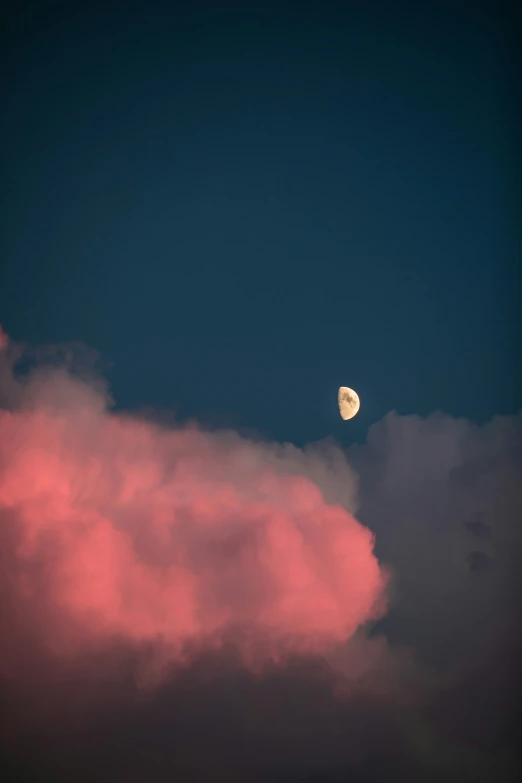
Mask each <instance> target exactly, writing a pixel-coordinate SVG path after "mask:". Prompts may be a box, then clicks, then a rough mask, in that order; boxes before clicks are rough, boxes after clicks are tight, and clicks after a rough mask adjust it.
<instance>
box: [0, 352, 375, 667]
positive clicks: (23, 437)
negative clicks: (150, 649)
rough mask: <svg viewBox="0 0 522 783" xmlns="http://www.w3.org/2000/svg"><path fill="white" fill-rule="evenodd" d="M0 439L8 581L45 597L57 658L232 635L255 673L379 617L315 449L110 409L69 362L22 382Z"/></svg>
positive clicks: (348, 520)
mask: <svg viewBox="0 0 522 783" xmlns="http://www.w3.org/2000/svg"><path fill="white" fill-rule="evenodd" d="M0 434H1V439H0V444H1V445H0V464H1V465H2V469H1V471H0V507H1V509H2V512H1V513H2V516H3V521H4V527H5V528H6V530H7V531H8V533H7V537H6V542H7V541H8V542H9V547H10V548H9V555H10V560H9V563H8V569H9V578H10V584H11V587H12V589H13V590H14V591H15V593H16V594H17V596H18V597H19V599H20V601H21V603H23V602H25V603H26V604H27V605H28V607H29V608H30V605H31V601H32V600H33V599H34V597H35V596H36V595H38V596H40V597H42V596H45V599H46V602H47V603H46V605H47V615H48V619H47V622H46V623H44V624H42V623H41V624H40V626H41V627H40V631H39V632H40V633H41V634H44V635H45V644H46V646H47V647H48V648H49V649H53V650H54V651H55V652H56V653H57V654H62V653H64V654H65V653H66V652H67V653H68V652H70V651H71V650H73V649H75V647H76V646H77V645H82V644H85V643H86V642H87V641H89V642H90V641H91V640H93V639H94V640H95V641H97V642H99V641H100V640H102V639H103V638H105V639H111V638H114V637H122V638H123V639H126V640H128V641H131V642H136V643H142V642H143V643H147V642H151V641H157V642H158V643H160V644H161V645H162V646H163V648H164V649H165V650H167V649H168V650H169V654H170V655H171V656H172V657H173V658H175V659H179V658H182V657H183V656H184V654H185V652H186V650H187V645H188V644H189V643H190V644H193V643H195V642H199V643H205V644H208V645H212V646H218V647H219V646H220V645H221V644H222V642H223V638H224V635H225V634H226V633H229V632H231V631H234V632H235V638H236V644H237V645H239V647H240V649H241V653H242V656H243V659H244V661H245V663H246V664H247V665H250V666H257V665H258V664H262V663H263V661H264V660H265V659H266V660H278V659H280V658H281V657H284V656H285V654H287V653H288V652H290V653H294V652H306V653H311V652H319V651H323V650H326V649H330V648H331V647H332V646H334V645H335V644H338V643H340V642H343V641H344V640H346V639H347V638H349V637H350V636H352V635H353V634H354V632H355V631H356V630H357V628H358V627H359V626H361V625H362V624H363V623H365V622H367V621H368V620H370V619H374V618H375V617H377V616H379V614H382V611H383V609H384V586H385V576H384V573H383V572H382V571H381V568H380V566H379V563H378V561H377V559H376V558H375V556H374V554H373V544H374V540H373V535H372V533H371V532H370V531H369V530H368V529H367V528H365V527H363V526H362V525H361V524H360V523H359V522H358V521H357V520H356V519H355V518H354V517H353V516H352V515H351V514H350V513H349V512H348V511H347V510H346V509H345V508H344V507H343V506H341V505H340V504H338V503H337V504H332V503H328V502H327V501H326V500H325V498H324V496H323V495H322V493H321V491H320V489H319V487H318V486H317V484H316V483H314V482H313V481H312V480H311V478H310V476H317V475H320V474H321V472H322V474H324V475H325V476H326V474H327V472H328V466H327V464H325V463H323V462H322V461H321V457H320V452H315V451H312V452H310V453H304V452H298V451H297V450H296V449H292V448H291V447H286V448H284V447H283V448H276V447H271V446H266V445H258V444H255V443H252V442H249V441H247V440H244V439H242V438H239V437H238V436H235V435H233V434H226V433H225V434H220V435H212V434H210V433H205V432H202V431H200V430H198V429H197V428H195V427H189V428H177V429H166V428H162V427H160V426H157V425H154V424H152V423H151V422H149V421H145V420H139V419H135V418H133V417H131V416H125V415H115V414H113V413H110V412H109V411H108V410H107V406H106V398H105V395H103V394H102V393H100V390H99V389H98V388H95V387H93V386H92V385H87V384H86V383H85V382H84V381H83V380H82V379H80V378H78V377H74V376H73V375H71V373H70V371H66V370H64V369H63V368H62V367H60V368H56V367H53V368H51V369H49V367H46V368H45V370H42V369H38V371H37V372H35V373H33V374H32V375H29V376H28V377H26V379H25V382H24V383H22V384H21V389H20V393H19V400H18V404H17V406H16V407H15V408H14V409H13V410H11V411H6V410H4V411H1V412H0ZM339 459H340V458H339V454H333V455H332V461H333V462H334V463H335V461H336V460H337V462H338V463H339ZM345 470H346V467H345ZM334 471H335V467H334ZM9 555H8V557H9ZM51 617H57V618H59V619H60V622H59V624H56V623H54V622H52V621H51V619H50V618H51Z"/></svg>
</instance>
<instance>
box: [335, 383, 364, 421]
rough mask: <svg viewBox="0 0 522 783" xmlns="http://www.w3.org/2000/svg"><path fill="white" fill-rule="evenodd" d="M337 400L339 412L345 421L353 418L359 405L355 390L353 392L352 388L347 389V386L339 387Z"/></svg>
mask: <svg viewBox="0 0 522 783" xmlns="http://www.w3.org/2000/svg"><path fill="white" fill-rule="evenodd" d="M337 402H338V403H339V413H340V414H341V417H342V418H343V419H344V420H345V421H348V419H353V417H354V416H355V414H356V413H357V411H358V410H359V408H360V407H361V401H360V399H359V395H358V394H357V392H354V390H353V389H349V388H348V386H341V387H340V388H339V392H338V394H337Z"/></svg>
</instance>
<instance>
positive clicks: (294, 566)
mask: <svg viewBox="0 0 522 783" xmlns="http://www.w3.org/2000/svg"><path fill="white" fill-rule="evenodd" d="M95 364H96V356H95V355H94V354H92V353H90V352H85V351H84V350H82V351H78V348H77V347H76V348H74V349H71V348H63V347H52V348H50V349H45V350H44V351H41V350H38V351H34V350H30V349H28V348H27V347H25V346H20V345H16V344H13V343H10V342H9V341H8V339H7V337H6V336H5V334H4V333H3V332H1V333H0V523H1V527H0V544H1V547H0V553H1V563H0V565H1V570H0V609H1V612H0V635H1V637H2V639H3V640H5V641H4V642H3V644H2V649H1V653H0V686H1V692H2V697H3V701H4V703H5V704H6V705H7V710H8V713H9V715H8V717H9V719H8V721H7V725H8V734H7V736H8V742H9V753H8V755H7V758H6V763H8V764H10V765H11V769H12V774H13V776H16V775H18V776H22V777H23V776H25V778H24V779H27V780H32V779H41V777H42V776H44V777H45V776H47V777H50V778H52V779H53V780H61V779H64V780H70V779H73V778H74V779H75V780H78V781H83V780H85V781H91V780H94V779H96V780H101V781H105V780H107V781H108V780H110V781H111V782H112V781H116V783H118V782H119V781H121V783H123V782H124V781H126V782H127V783H128V781H131V783H132V781H135V782H136V783H155V782H156V781H157V782H158V783H163V782H164V781H165V782H166V781H169V780H171V779H172V776H173V775H175V776H177V777H176V779H179V780H193V779H198V780H200V781H202V782H203V781H213V780H216V781H218V780H223V777H225V778H226V779H227V780H230V781H233V780H238V781H239V780H241V781H244V780H251V781H257V780H259V781H261V780H266V779H270V780H281V781H283V780H284V781H287V780H288V781H304V780H323V781H334V780H344V779H346V778H347V777H348V779H355V780H374V779H379V778H380V777H381V776H382V775H383V774H384V773H386V774H387V775H389V774H392V775H400V776H402V778H403V779H406V780H407V779H411V780H417V779H422V780H432V781H438V780H440V779H442V778H444V779H445V780H447V779H450V780H452V779H459V780H463V779H464V780H480V779H495V780H497V781H509V780H512V779H513V780H514V779H515V768H516V763H515V761H516V760H515V756H514V750H513V748H514V746H515V741H514V738H513V735H512V730H513V726H514V725H515V715H516V708H517V701H518V690H517V675H516V671H515V663H516V659H517V651H518V652H520V650H521V645H520V625H519V620H518V617H519V612H520V608H521V607H520V591H519V590H518V587H519V585H518V574H519V573H520V566H521V562H520V520H521V511H522V492H521V489H520V482H519V478H520V475H521V467H522V416H521V415H518V416H515V417H496V418H494V419H493V420H492V421H491V422H490V423H488V424H487V425H485V426H483V427H479V426H476V425H474V424H472V423H470V422H468V421H465V420H455V419H453V418H451V417H449V416H445V415H443V414H434V415H432V416H430V417H428V418H427V419H421V418H419V417H417V416H399V415H397V414H396V413H391V414H389V415H388V416H387V417H385V419H383V421H381V422H379V423H377V424H376V425H374V427H372V428H371V429H370V431H369V435H368V441H367V443H366V444H364V445H363V446H353V447H351V448H350V449H349V450H348V451H347V452H343V450H342V449H340V448H339V447H338V446H337V445H336V444H334V443H333V442H331V441H329V440H326V441H324V442H322V443H319V444H312V445H310V446H308V447H306V448H305V449H303V450H301V449H298V448H296V447H294V446H292V445H291V444H276V443H267V442H263V441H261V440H258V441H256V442H254V441H251V440H249V439H247V438H244V437H241V436H239V435H238V434H237V433H234V432H232V431H222V432H212V433H208V432H204V431H202V430H201V429H200V428H199V427H198V426H196V425H189V426H164V425H160V424H158V423H154V422H153V421H151V420H148V419H145V418H143V417H141V418H140V417H136V416H131V415H128V414H127V415H125V414H121V413H120V414H116V413H115V412H114V411H113V410H112V408H111V405H112V401H111V398H110V394H109V393H108V390H107V388H106V386H105V385H104V384H103V382H102V381H100V378H99V376H98V375H97V374H96V372H95ZM14 369H16V372H15V371H14ZM354 514H356V515H357V518H356V517H355V516H354ZM150 685H153V686H154V687H153V688H152V689H151V688H150V687H149V686H150ZM29 738H31V739H29ZM28 743H29V746H28ZM28 747H30V753H29V754H28V753H27V748H28ZM31 759H34V762H32V761H31ZM33 763H34V767H33V766H32V764H33ZM310 775H311V777H310ZM313 775H316V777H313ZM481 776H482V777H481Z"/></svg>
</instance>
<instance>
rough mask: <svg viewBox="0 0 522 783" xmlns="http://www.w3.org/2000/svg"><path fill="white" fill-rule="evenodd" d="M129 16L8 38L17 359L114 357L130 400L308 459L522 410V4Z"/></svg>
mask: <svg viewBox="0 0 522 783" xmlns="http://www.w3.org/2000/svg"><path fill="white" fill-rule="evenodd" d="M106 5H107V4H98V5H97V4H95V3H89V4H87V3H86V4H85V6H86V7H85V8H84V9H83V10H81V11H78V10H76V8H75V4H74V3H73V4H66V6H67V10H63V9H60V8H59V7H58V6H57V5H56V4H52V5H51V4H46V3H38V4H34V6H31V4H22V3H20V4H18V6H17V9H16V10H13V11H12V14H11V16H10V18H9V19H8V20H7V22H6V25H5V27H4V31H3V33H2V36H3V39H4V40H3V43H4V45H3V50H4V56H3V58H4V65H5V66H6V69H5V73H6V74H7V76H6V77H5V81H4V91H3V97H4V100H3V117H4V119H3V126H2V130H1V134H2V144H1V150H2V152H1V155H2V167H3V172H4V188H3V224H4V230H3V232H2V239H3V244H2V258H3V260H2V268H1V273H0V274H1V277H0V322H2V323H3V325H4V327H5V329H6V330H7V331H8V332H9V333H10V334H11V335H12V337H13V338H14V339H17V340H24V341H28V342H31V343H35V342H37V343H39V342H62V341H67V340H79V341H82V342H85V343H87V344H89V345H92V346H93V347H95V348H97V349H98V350H99V351H100V352H101V354H102V355H103V357H104V358H105V359H106V360H108V361H109V362H110V363H111V365H112V366H111V369H110V371H109V379H110V381H111V384H112V386H113V391H114V394H115V397H116V400H117V404H118V406H120V407H125V408H127V407H132V408H134V407H142V406H152V407H160V408H169V409H174V410H176V411H177V412H178V414H179V415H180V416H181V417H182V418H185V417H189V416H195V417H197V418H200V419H201V420H203V421H204V422H206V423H209V424H212V425H222V424H225V425H233V426H238V427H248V428H255V429H257V430H260V431H261V432H262V433H264V434H265V435H267V436H270V437H274V438H277V439H282V440H293V441H295V442H297V443H302V442H304V441H308V440H313V439H318V438H321V437H324V436H326V435H329V434H332V433H333V434H334V435H335V437H337V438H340V439H341V440H343V441H344V442H349V441H350V440H352V439H361V438H363V437H364V434H365V432H366V430H367V427H368V426H369V425H370V424H371V423H373V422H374V421H376V420H378V419H380V418H381V417H382V416H383V415H384V414H385V413H386V412H387V411H389V410H391V409H393V408H395V409H397V410H398V411H399V412H400V413H419V414H423V415H425V414H427V413H429V412H431V411H433V410H436V409H441V410H443V411H445V412H447V413H450V414H452V415H455V416H467V417H470V418H472V419H474V420H477V421H483V420H485V419H488V418H490V417H491V416H492V415H493V414H495V413H501V414H507V413H512V412H514V411H515V410H516V409H517V408H518V407H520V402H521V397H520V386H521V377H520V370H519V369H518V366H517V364H519V362H517V359H518V356H519V352H520V348H521V344H520V339H519V337H518V333H517V331H518V330H517V320H518V319H517V316H518V314H519V310H520V286H519V276H518V273H517V271H516V267H517V263H518V262H519V253H520V231H519V227H518V219H517V217H518V208H519V206H520V191H519V174H520V167H519V158H520V155H519V149H518V148H517V133H518V131H519V130H520V128H519V125H518V120H517V118H516V112H515V106H516V100H517V86H516V78H517V77H516V69H515V39H514V37H512V36H511V27H512V22H513V20H512V19H511V17H510V16H509V14H508V13H507V11H506V8H507V6H506V7H504V6H503V4H502V3H495V4H493V3H491V4H486V3H474V4H463V3H458V2H452V3H447V4H445V3H429V2H422V3H406V2H396V3H383V4H376V3H371V2H370V3H360V4H357V5H356V4H353V5H352V4H350V3H335V4H334V3H327V2H323V3H314V4H311V3H304V4H299V6H298V5H297V4H291V5H286V6H285V5H284V4H281V3H278V4H274V5H271V4H270V3H267V2H265V3H259V4H256V3H245V4H237V7H236V10H226V11H224V10H222V9H219V10H217V6H218V4H214V3H209V4H202V3H200V4H198V5H197V6H196V8H195V10H191V11H189V10H187V9H184V8H183V6H182V5H177V4H175V3H174V4H164V5H161V4H156V3H140V2H137V3H132V4H131V3H125V4H121V5H120V6H118V4H114V3H113V4H109V6H110V8H109V10H107V8H106V7H105V6H106ZM187 5H189V4H187ZM190 5H192V4H190ZM241 5H243V6H245V7H248V10H244V9H243V10H237V9H238V8H240V6H241ZM87 6H89V9H90V10H88V9H87ZM380 6H384V10H383V8H382V7H380ZM167 8H168V9H169V10H165V9H167ZM227 8H228V9H232V8H233V6H231V5H227ZM340 9H342V10H340ZM494 9H496V10H494ZM340 384H347V385H349V386H353V387H354V388H355V389H357V391H358V392H359V394H360V396H361V400H362V409H361V413H360V416H359V417H358V418H357V420H355V421H354V422H352V423H350V424H348V425H346V424H343V423H342V422H341V420H340V419H339V418H338V416H337V414H336V407H335V396H336V390H337V387H338V385H340Z"/></svg>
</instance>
